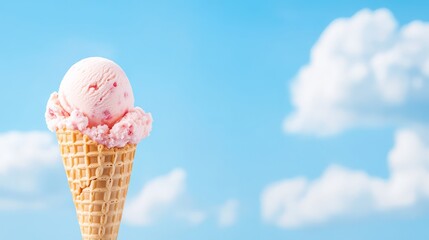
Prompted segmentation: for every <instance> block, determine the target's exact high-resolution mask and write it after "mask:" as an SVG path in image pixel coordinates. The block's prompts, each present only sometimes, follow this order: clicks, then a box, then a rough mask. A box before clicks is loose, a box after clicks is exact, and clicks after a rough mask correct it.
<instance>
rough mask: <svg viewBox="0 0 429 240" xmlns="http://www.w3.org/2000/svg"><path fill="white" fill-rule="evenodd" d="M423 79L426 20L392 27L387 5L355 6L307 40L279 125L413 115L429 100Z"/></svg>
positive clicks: (427, 63) (330, 130) (295, 128)
mask: <svg viewBox="0 0 429 240" xmlns="http://www.w3.org/2000/svg"><path fill="white" fill-rule="evenodd" d="M428 80H429V24H427V23H424V22H420V21H414V22H411V23H409V24H407V25H405V26H403V27H398V24H397V22H396V21H395V19H394V17H393V16H392V14H391V13H390V12H389V11H388V10H386V9H380V10H376V11H371V10H362V11H359V12H358V13H356V14H355V15H354V16H352V17H351V18H341V19H337V20H335V21H333V22H332V23H331V24H330V25H329V26H328V27H327V28H326V29H325V30H324V32H323V33H322V35H321V36H320V38H319V39H318V41H317V42H316V44H315V45H314V47H313V49H312V51H311V57H310V62H309V63H308V65H306V66H304V67H302V68H301V69H300V70H299V72H298V74H297V75H296V77H295V79H294V81H293V83H292V86H291V91H292V104H293V107H294V112H293V113H291V115H289V116H288V117H287V118H286V119H285V122H284V129H285V130H286V131H287V132H297V133H307V134H316V135H329V134H335V133H339V132H341V131H342V130H344V129H347V128H350V127H354V126H370V125H376V124H386V123H389V124H395V125H396V124H397V125H401V124H403V123H410V122H414V121H418V120H419V118H422V113H421V111H419V109H421V106H426V107H429V104H428V103H429V95H428V94H427V92H428V91H429V81H428ZM416 106H419V107H416ZM404 113H405V114H404ZM404 116H405V117H404Z"/></svg>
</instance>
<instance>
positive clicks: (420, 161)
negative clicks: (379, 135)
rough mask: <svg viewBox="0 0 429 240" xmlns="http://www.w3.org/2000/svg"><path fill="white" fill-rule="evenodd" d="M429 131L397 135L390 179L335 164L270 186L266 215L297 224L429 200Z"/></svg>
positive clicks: (266, 193) (282, 222)
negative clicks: (309, 175) (310, 176)
mask: <svg viewBox="0 0 429 240" xmlns="http://www.w3.org/2000/svg"><path fill="white" fill-rule="evenodd" d="M426 133H427V132H426ZM424 135H427V134H421V135H419V134H418V133H417V132H416V131H413V130H407V129H404V130H400V131H398V132H397V133H396V137H395V145H394V147H393V149H392V150H391V151H390V153H389V156H388V164H389V170H390V176H389V178H388V179H381V178H378V177H372V176H368V175H367V174H366V173H365V172H363V171H355V170H350V169H346V168H344V167H341V166H335V165H334V166H331V167H329V168H328V169H327V170H326V171H325V172H324V173H323V174H322V176H321V177H320V178H318V179H315V180H312V181H310V180H308V179H306V178H303V177H300V178H295V179H287V180H284V181H281V182H277V183H273V184H271V185H269V186H267V187H266V189H265V190H264V192H263V193H262V195H261V204H262V216H263V218H264V219H265V220H266V221H267V222H270V223H273V224H276V225H278V226H280V227H284V228H293V227H299V226H302V225H306V224H314V223H320V222H325V221H328V220H330V219H333V218H335V217H341V216H347V215H355V214H363V213H371V212H383V211H389V210H395V209H403V208H408V207H413V206H416V205H417V204H418V203H419V202H421V201H423V200H425V199H426V200H427V199H429V140H428V139H426V138H424V137H423V136H424Z"/></svg>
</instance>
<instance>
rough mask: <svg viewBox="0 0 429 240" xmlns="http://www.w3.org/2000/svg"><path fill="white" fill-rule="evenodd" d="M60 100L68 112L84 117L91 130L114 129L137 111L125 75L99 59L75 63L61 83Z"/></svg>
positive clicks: (115, 66)
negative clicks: (105, 126) (79, 113)
mask: <svg viewBox="0 0 429 240" xmlns="http://www.w3.org/2000/svg"><path fill="white" fill-rule="evenodd" d="M58 99H59V101H60V104H61V105H62V106H63V108H64V110H66V111H67V112H72V111H73V110H74V109H78V110H79V111H81V112H82V113H83V114H85V115H86V116H87V117H88V119H89V126H90V127H92V126H97V125H100V124H106V125H107V126H109V127H112V125H113V124H114V123H115V122H116V121H118V119H119V118H121V117H123V116H124V115H125V113H127V112H128V111H129V110H131V109H133V107H134V95H133V91H132V89H131V85H130V82H129V81H128V78H127V76H126V75H125V73H124V71H123V70H122V69H121V67H119V66H118V65H117V64H116V63H114V62H112V61H110V60H108V59H105V58H100V57H90V58H85V59H83V60H81V61H79V62H77V63H75V64H74V65H73V66H72V67H71V68H70V69H69V70H68V71H67V73H66V75H65V76H64V78H63V81H62V82H61V85H60V89H59V91H58Z"/></svg>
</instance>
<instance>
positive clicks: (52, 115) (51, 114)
mask: <svg viewBox="0 0 429 240" xmlns="http://www.w3.org/2000/svg"><path fill="white" fill-rule="evenodd" d="M48 112H49V115H50V116H51V117H54V116H55V113H54V111H53V110H52V109H50V108H49V110H48Z"/></svg>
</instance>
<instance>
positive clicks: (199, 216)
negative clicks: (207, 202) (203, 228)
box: [178, 210, 207, 225]
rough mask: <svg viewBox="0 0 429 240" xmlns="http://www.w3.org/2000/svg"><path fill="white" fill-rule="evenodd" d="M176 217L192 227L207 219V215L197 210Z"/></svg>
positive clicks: (183, 212) (184, 212)
mask: <svg viewBox="0 0 429 240" xmlns="http://www.w3.org/2000/svg"><path fill="white" fill-rule="evenodd" d="M178 216H179V217H180V218H182V219H184V220H186V221H187V222H189V223H190V224H192V225H198V224H200V223H202V222H203V221H204V220H206V218H207V214H206V213H205V212H204V211H199V210H187V211H182V212H180V213H179V214H178Z"/></svg>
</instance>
